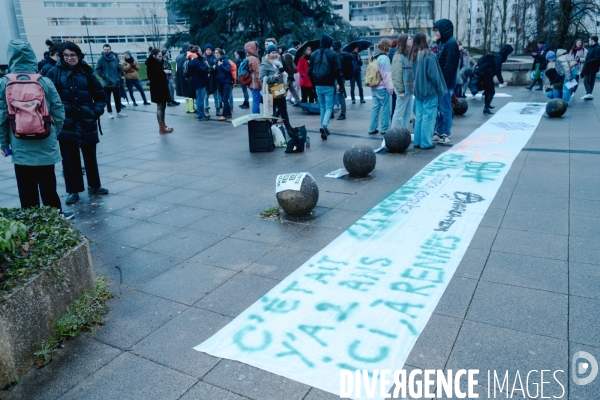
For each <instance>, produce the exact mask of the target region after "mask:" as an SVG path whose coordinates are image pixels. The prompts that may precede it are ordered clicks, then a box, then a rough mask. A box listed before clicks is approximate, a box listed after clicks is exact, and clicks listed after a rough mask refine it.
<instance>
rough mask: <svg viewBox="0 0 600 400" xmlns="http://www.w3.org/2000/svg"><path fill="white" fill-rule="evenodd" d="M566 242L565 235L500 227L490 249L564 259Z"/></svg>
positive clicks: (566, 250) (566, 252) (566, 253)
mask: <svg viewBox="0 0 600 400" xmlns="http://www.w3.org/2000/svg"><path fill="white" fill-rule="evenodd" d="M480 229H481V228H480ZM568 242H569V241H568V237H567V236H562V235H553V234H550V233H541V232H533V231H517V230H513V229H504V228H500V230H498V236H496V240H495V241H494V246H493V247H492V251H497V252H503V253H513V254H523V255H529V256H534V257H542V258H554V259H557V260H566V259H567V257H568Z"/></svg>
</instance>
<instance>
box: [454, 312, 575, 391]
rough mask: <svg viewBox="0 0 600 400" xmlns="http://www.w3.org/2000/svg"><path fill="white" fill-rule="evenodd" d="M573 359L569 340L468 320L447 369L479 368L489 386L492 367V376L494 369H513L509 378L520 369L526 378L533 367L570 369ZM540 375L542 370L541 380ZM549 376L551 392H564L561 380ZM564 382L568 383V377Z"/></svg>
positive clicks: (512, 377) (479, 376) (481, 379)
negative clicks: (560, 384) (570, 353)
mask: <svg viewBox="0 0 600 400" xmlns="http://www.w3.org/2000/svg"><path fill="white" fill-rule="evenodd" d="M569 362H570V360H569V356H568V345H567V341H565V340H559V339H554V338H550V337H547V336H539V335H534V334H531V333H525V332H519V331H515V330H512V329H506V328H501V327H498V326H492V325H488V324H482V323H478V322H472V321H468V320H465V321H464V323H463V326H462V328H461V331H460V333H459V335H458V339H457V340H456V344H455V345H454V348H453V349H452V353H451V354H450V358H449V360H448V364H447V365H446V369H452V370H453V371H456V370H458V369H478V370H480V374H479V375H478V378H479V379H478V380H479V385H482V386H487V383H488V379H487V371H488V370H489V371H492V375H491V376H492V378H493V371H494V370H495V371H498V372H499V373H501V374H503V373H505V371H509V374H510V379H509V380H510V381H513V380H514V378H515V375H516V371H517V370H518V371H519V374H520V376H521V378H523V377H526V376H527V373H528V372H529V371H532V370H537V371H540V370H542V369H544V370H551V371H556V370H563V371H568V368H569ZM539 378H540V376H539V374H538V375H537V377H536V378H535V379H536V382H537V383H539V382H540V379H539ZM546 378H547V377H546V376H544V380H546ZM533 379H534V377H531V381H533ZM548 380H551V383H550V384H549V385H548V386H546V385H544V386H545V387H546V388H547V390H548V392H547V393H555V394H556V395H558V394H560V386H559V385H558V383H556V381H554V380H552V377H551V376H550V379H548ZM562 383H563V385H565V381H564V380H563V382H562Z"/></svg>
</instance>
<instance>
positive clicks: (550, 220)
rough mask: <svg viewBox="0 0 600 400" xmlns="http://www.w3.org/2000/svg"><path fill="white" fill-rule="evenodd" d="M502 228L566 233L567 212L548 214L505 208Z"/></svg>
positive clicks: (556, 233) (567, 230) (567, 225)
mask: <svg viewBox="0 0 600 400" xmlns="http://www.w3.org/2000/svg"><path fill="white" fill-rule="evenodd" d="M502 228H505V229H513V230H518V231H535V232H544V233H553V234H555V235H568V234H569V217H568V214H567V213H561V214H550V213H545V212H544V213H541V212H527V211H513V210H507V211H506V213H505V214H504V218H503V220H502Z"/></svg>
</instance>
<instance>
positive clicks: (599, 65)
mask: <svg viewBox="0 0 600 400" xmlns="http://www.w3.org/2000/svg"><path fill="white" fill-rule="evenodd" d="M599 69H600V45H598V44H595V45H594V46H590V47H588V53H587V56H586V57H585V64H583V68H582V70H583V73H584V74H588V75H589V74H596V73H598V70H599Z"/></svg>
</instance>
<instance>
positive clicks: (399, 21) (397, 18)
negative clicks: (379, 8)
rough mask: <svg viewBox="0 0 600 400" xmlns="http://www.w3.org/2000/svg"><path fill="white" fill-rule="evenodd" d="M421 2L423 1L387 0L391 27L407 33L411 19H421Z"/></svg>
mask: <svg viewBox="0 0 600 400" xmlns="http://www.w3.org/2000/svg"><path fill="white" fill-rule="evenodd" d="M422 3H424V2H422V1H416V0H397V1H389V2H388V4H390V5H389V6H388V15H389V16H390V17H391V22H390V25H391V27H392V28H394V29H395V30H396V31H398V32H404V33H408V32H409V30H410V24H411V21H420V20H421V7H420V5H421V4H422Z"/></svg>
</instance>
